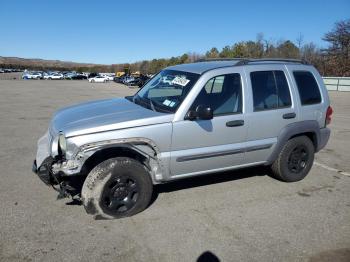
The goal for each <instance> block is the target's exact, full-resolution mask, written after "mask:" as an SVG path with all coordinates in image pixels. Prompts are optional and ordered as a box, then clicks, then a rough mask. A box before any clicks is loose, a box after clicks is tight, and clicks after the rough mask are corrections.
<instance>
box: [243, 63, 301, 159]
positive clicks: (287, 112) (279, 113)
mask: <svg viewBox="0 0 350 262" xmlns="http://www.w3.org/2000/svg"><path fill="white" fill-rule="evenodd" d="M267 68H268V69H267ZM245 71H246V75H247V82H248V85H249V88H248V92H249V94H250V95H249V103H247V104H248V105H247V114H246V122H247V128H248V131H247V143H246V155H245V162H246V163H262V162H264V161H266V160H267V158H268V157H269V156H270V154H271V152H272V150H273V148H274V146H275V145H276V142H277V137H278V135H279V133H280V131H281V130H282V128H284V127H285V126H286V125H288V124H290V123H293V122H296V121H298V119H299V113H300V112H298V110H297V108H298V106H297V105H296V103H295V97H296V94H295V91H294V90H293V89H292V88H290V87H291V79H290V78H289V76H288V74H287V73H288V71H287V69H286V68H285V66H284V65H278V64H276V65H269V66H268V67H266V65H252V66H246V67H245Z"/></svg>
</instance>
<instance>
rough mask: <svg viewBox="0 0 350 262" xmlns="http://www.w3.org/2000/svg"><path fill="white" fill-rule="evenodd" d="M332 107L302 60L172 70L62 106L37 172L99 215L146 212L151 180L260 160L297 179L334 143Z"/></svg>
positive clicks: (287, 178)
mask: <svg viewBox="0 0 350 262" xmlns="http://www.w3.org/2000/svg"><path fill="white" fill-rule="evenodd" d="M331 114H332V108H331V107H330V103H329V98H328V94H327V90H326V88H325V85H324V84H323V81H322V78H321V77H320V75H319V73H318V72H317V70H316V69H315V68H314V67H313V66H311V65H308V64H306V63H304V62H303V61H298V60H285V59H284V60H283V59H275V60H273V59H269V60H267V59H264V60H262V59H260V60H257V59H235V60H225V61H205V62H197V63H191V64H182V65H176V66H171V67H168V68H165V69H164V70H162V71H161V72H160V73H158V74H157V75H155V76H154V77H153V78H152V79H151V80H150V81H148V82H147V83H146V84H145V85H144V87H143V88H142V89H140V90H139V92H138V93H136V94H135V95H134V96H131V97H125V98H112V99H106V100H100V101H92V102H87V103H83V104H79V105H76V106H71V107H67V108H64V109H62V110H60V111H58V112H57V113H56V114H55V115H54V117H53V119H52V121H51V124H50V126H49V129H48V131H47V133H46V134H45V135H44V136H43V137H42V138H41V139H40V140H39V142H38V152H37V156H36V160H35V161H34V164H33V171H34V172H35V173H37V174H38V176H39V177H40V178H41V179H42V180H43V181H44V182H45V183H46V184H48V185H52V186H53V187H54V188H56V189H57V191H59V193H60V194H59V196H60V197H63V196H69V195H70V196H72V197H78V198H79V197H81V200H82V203H83V205H84V207H85V209H86V211H87V212H88V213H90V214H93V215H94V216H95V218H99V217H100V218H120V217H125V216H131V215H134V214H136V213H138V212H140V211H142V210H144V209H145V208H146V207H147V206H148V204H149V203H150V200H151V196H152V191H153V186H154V185H156V184H160V183H165V182H169V181H173V180H177V179H183V178H187V177H193V176H199V175H204V174H208V173H213V172H219V171H225V170H232V169H237V168H244V167H250V166H257V165H265V166H270V167H271V174H272V175H273V176H275V177H276V178H278V179H279V180H282V181H286V182H294V181H298V180H301V179H303V178H304V177H305V176H306V175H307V173H308V172H309V171H310V169H311V167H312V164H313V160H314V153H315V152H318V151H319V150H321V149H322V148H323V147H324V146H325V145H326V143H327V141H328V139H329V135H330V130H329V129H328V128H327V125H328V124H329V123H330V120H331Z"/></svg>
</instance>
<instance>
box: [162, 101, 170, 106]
mask: <svg viewBox="0 0 350 262" xmlns="http://www.w3.org/2000/svg"><path fill="white" fill-rule="evenodd" d="M170 103H171V101H170V100H168V99H165V100H164V102H163V105H166V106H169V105H170Z"/></svg>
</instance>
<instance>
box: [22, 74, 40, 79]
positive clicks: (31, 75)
mask: <svg viewBox="0 0 350 262" xmlns="http://www.w3.org/2000/svg"><path fill="white" fill-rule="evenodd" d="M42 77H43V75H42V74H41V73H39V72H27V73H25V74H24V75H22V79H41V78H42Z"/></svg>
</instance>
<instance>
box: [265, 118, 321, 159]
mask: <svg viewBox="0 0 350 262" xmlns="http://www.w3.org/2000/svg"><path fill="white" fill-rule="evenodd" d="M303 133H312V134H314V135H315V140H314V141H313V143H314V145H315V152H317V151H319V148H320V144H321V141H320V139H321V138H320V136H321V135H320V126H319V124H318V122H317V121H316V120H305V121H301V122H296V123H291V124H288V125H287V126H285V127H284V128H283V129H282V130H281V131H280V133H279V135H278V137H277V144H276V146H275V148H274V150H273V152H272V153H271V155H270V157H269V158H268V159H267V163H266V165H271V164H272V163H273V162H274V161H275V160H276V159H277V157H278V155H279V154H280V152H281V151H282V148H283V146H284V145H285V144H286V143H287V141H288V140H289V139H290V138H291V137H293V136H296V135H299V134H303Z"/></svg>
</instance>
